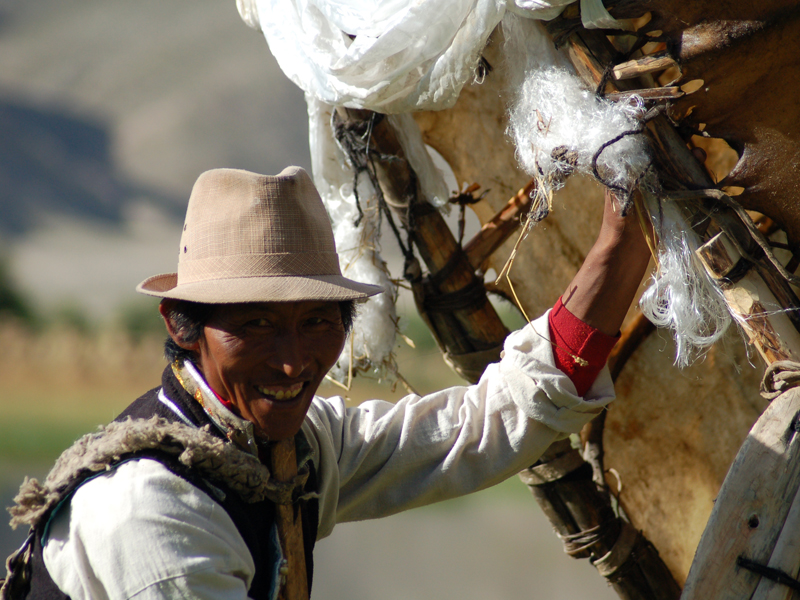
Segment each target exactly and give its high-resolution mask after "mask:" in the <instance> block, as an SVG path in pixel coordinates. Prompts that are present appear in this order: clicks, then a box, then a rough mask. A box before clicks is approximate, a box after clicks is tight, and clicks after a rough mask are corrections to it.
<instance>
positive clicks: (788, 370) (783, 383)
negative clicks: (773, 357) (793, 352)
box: [760, 360, 800, 400]
mask: <svg viewBox="0 0 800 600" xmlns="http://www.w3.org/2000/svg"><path fill="white" fill-rule="evenodd" d="M799 385H800V363H796V362H794V361H791V360H779V361H775V362H774V363H772V364H771V365H769V366H768V367H767V370H766V371H765V372H764V378H763V379H762V380H761V390H760V391H761V395H762V396H763V397H764V398H766V399H767V400H774V399H775V398H777V397H778V396H780V395H781V394H783V393H784V392H787V391H789V390H790V389H792V388H794V387H797V386H799Z"/></svg>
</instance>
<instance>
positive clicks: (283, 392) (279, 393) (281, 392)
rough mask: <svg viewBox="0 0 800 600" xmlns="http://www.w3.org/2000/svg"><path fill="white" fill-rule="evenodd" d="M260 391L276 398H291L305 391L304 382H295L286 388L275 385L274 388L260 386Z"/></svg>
mask: <svg viewBox="0 0 800 600" xmlns="http://www.w3.org/2000/svg"><path fill="white" fill-rule="evenodd" d="M258 391H259V392H260V393H262V394H264V395H265V396H272V397H273V398H275V399H276V400H291V399H292V398H294V397H295V396H297V394H299V393H300V392H302V391H303V384H302V383H295V384H294V385H292V386H290V387H288V388H285V387H274V388H266V387H261V386H259V387H258Z"/></svg>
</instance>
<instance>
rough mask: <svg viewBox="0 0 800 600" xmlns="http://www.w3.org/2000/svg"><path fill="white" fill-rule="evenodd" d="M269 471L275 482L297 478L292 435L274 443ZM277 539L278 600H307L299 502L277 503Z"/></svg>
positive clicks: (306, 580)
mask: <svg viewBox="0 0 800 600" xmlns="http://www.w3.org/2000/svg"><path fill="white" fill-rule="evenodd" d="M270 470H271V471H272V476H273V477H274V478H275V479H276V480H277V481H282V482H289V481H292V480H294V478H295V477H297V457H296V455H295V447H294V438H289V439H287V440H281V441H279V442H275V443H274V444H273V445H272V447H271V452H270ZM275 512H276V518H277V525H278V539H279V540H280V543H281V549H282V550H283V558H284V561H285V563H284V564H282V565H281V567H280V574H281V577H282V578H283V579H284V582H283V585H281V589H280V593H279V596H278V598H280V600H308V576H307V574H306V554H305V545H304V541H303V521H302V518H301V515H300V507H299V505H298V504H276V505H275Z"/></svg>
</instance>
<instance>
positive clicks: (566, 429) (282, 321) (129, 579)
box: [5, 167, 648, 600]
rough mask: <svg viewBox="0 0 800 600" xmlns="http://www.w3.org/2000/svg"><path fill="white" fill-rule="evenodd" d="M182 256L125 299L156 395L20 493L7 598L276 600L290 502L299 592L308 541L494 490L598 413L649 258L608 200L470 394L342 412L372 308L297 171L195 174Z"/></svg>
mask: <svg viewBox="0 0 800 600" xmlns="http://www.w3.org/2000/svg"><path fill="white" fill-rule="evenodd" d="M179 252H180V253H179V260H178V270H177V273H169V274H165V275H157V276H155V277H151V278H149V279H147V280H145V281H144V282H143V283H141V284H140V286H139V287H138V290H139V291H141V292H143V293H145V294H150V295H154V296H158V297H161V298H162V301H161V304H160V311H161V315H162V316H163V318H164V322H165V323H166V327H167V331H168V333H169V338H168V340H167V343H166V356H167V358H168V359H169V363H170V364H169V365H168V366H167V368H166V369H165V371H164V374H163V377H162V385H161V386H160V387H157V388H155V389H153V390H151V391H150V392H148V393H146V394H145V395H143V396H142V397H140V398H139V399H137V400H136V401H134V402H133V404H131V406H130V407H128V408H127V409H126V410H125V411H124V412H123V414H122V415H120V417H118V419H117V420H116V421H115V422H114V423H113V424H111V425H109V426H108V427H107V428H105V429H104V430H103V431H101V432H100V433H98V434H93V435H90V436H87V437H85V438H84V439H82V440H80V441H79V442H78V443H76V445H75V446H73V447H72V448H71V449H69V450H67V451H66V452H65V453H64V455H62V457H61V459H59V462H58V463H57V464H56V466H55V467H54V469H53V471H52V472H51V473H50V475H49V476H48V478H47V480H46V481H45V483H44V485H39V484H38V483H36V482H27V483H26V484H25V485H23V488H22V490H21V493H20V496H19V497H18V499H17V500H18V505H17V506H16V507H15V508H13V509H12V514H13V516H14V520H13V521H12V522H13V523H16V524H28V525H31V526H32V527H33V529H32V532H33V533H32V535H31V537H30V538H29V542H28V543H27V546H26V548H25V549H24V550H26V551H25V552H21V553H19V554H18V555H17V556H16V557H15V558H14V559H13V560H12V562H11V567H12V568H11V577H10V578H9V583H7V584H6V588H5V590H7V591H8V590H10V592H9V596H8V597H10V598H16V597H20V598H22V597H28V598H65V597H69V598H72V599H73V600H77V599H79V598H136V599H146V598H148V599H149V598H154V599H155V598H179V597H180V598H184V597H186V598H189V597H191V598H209V599H211V598H217V599H218V598H231V599H233V598H236V599H243V598H246V597H250V598H275V597H276V596H277V594H278V593H279V589H280V585H281V582H282V581H283V578H284V575H285V574H286V569H287V568H290V567H291V565H289V567H287V564H286V562H285V560H284V558H285V557H284V554H283V550H282V548H281V545H280V543H279V542H278V537H277V530H276V527H277V525H276V521H277V518H276V507H277V506H279V505H288V504H291V505H293V506H294V507H295V511H299V514H300V516H301V520H302V529H303V537H304V547H305V556H306V563H307V565H308V569H307V573H308V582H309V586H310V582H311V576H312V569H311V565H312V550H313V546H314V542H315V540H317V539H320V538H322V537H325V536H327V535H329V534H330V533H331V531H332V530H333V527H334V525H336V524H338V523H342V522H346V521H355V520H362V519H370V518H377V517H382V516H386V515H390V514H394V513H396V512H399V511H402V510H406V509H409V508H413V507H416V506H421V505H424V504H429V503H432V502H437V501H440V500H445V499H447V498H452V497H455V496H459V495H463V494H467V493H470V492H473V491H476V490H479V489H482V488H485V487H488V486H490V485H493V484H496V483H499V482H500V481H502V480H504V479H506V478H507V477H509V476H511V475H513V474H515V473H517V472H519V471H520V470H522V469H523V468H526V467H528V466H529V465H531V464H532V463H534V462H535V461H536V460H537V458H538V457H539V456H540V455H541V454H542V452H544V450H545V449H546V448H547V447H548V446H549V445H550V444H551V443H552V442H553V441H555V440H557V439H559V438H562V437H564V436H565V435H567V434H568V433H570V432H576V431H578V430H579V429H580V428H581V426H582V425H583V424H584V423H586V422H587V421H588V420H590V419H591V418H592V417H593V416H595V415H596V414H597V413H598V412H599V411H601V410H602V408H603V407H604V406H605V405H606V404H607V403H608V402H609V401H610V400H611V399H612V397H613V389H612V386H611V381H610V377H609V375H608V371H607V369H605V370H603V365H604V364H605V360H606V357H607V355H608V352H609V351H610V349H611V347H612V346H613V344H614V340H615V338H614V337H613V336H614V334H616V332H617V330H618V328H619V326H620V324H621V322H622V318H623V317H624V314H625V312H626V310H627V308H628V306H629V304H630V302H631V300H632V298H633V295H634V293H635V291H636V288H637V287H638V284H639V282H640V280H641V277H642V274H643V272H644V269H645V267H646V265H647V260H648V252H647V248H646V245H645V243H644V239H643V237H642V235H641V233H640V232H639V230H638V225H637V224H636V223H635V222H634V221H633V220H632V219H623V218H621V217H620V216H619V215H617V214H615V212H614V210H613V205H612V203H611V202H610V201H607V203H606V212H605V216H604V221H603V227H602V229H601V232H600V236H599V238H598V241H597V242H596V244H595V246H594V248H593V249H592V251H591V252H590V253H589V255H588V256H587V259H586V262H585V263H584V266H583V267H582V268H581V270H580V271H579V272H578V274H577V275H576V277H575V279H574V280H573V283H572V284H571V285H570V287H569V288H568V290H567V293H566V294H565V295H564V302H563V303H562V302H561V300H559V302H558V303H557V304H556V308H555V309H554V310H553V311H551V312H550V313H549V316H545V317H542V318H541V319H539V320H537V321H535V322H534V323H533V324H532V326H531V327H525V328H524V329H522V330H520V331H518V332H515V333H513V334H511V335H509V337H508V338H507V340H506V342H505V351H504V356H503V358H502V360H501V361H500V362H499V363H496V364H493V365H489V366H488V367H487V369H486V372H485V373H484V375H483V377H482V378H481V380H480V381H479V382H478V383H477V384H476V385H474V386H468V387H456V388H451V389H448V390H443V391H440V392H436V393H434V394H430V395H428V396H424V397H419V396H414V395H412V396H408V397H406V398H404V399H403V400H401V401H400V402H398V403H397V404H390V403H386V402H381V401H372V402H367V403H365V404H362V405H361V406H360V407H357V408H347V407H346V406H345V402H344V400H343V399H342V398H328V399H324V398H320V397H319V396H317V395H316V392H317V388H318V387H319V385H320V383H321V382H322V379H323V377H324V376H325V374H326V373H327V371H328V370H329V369H330V368H331V367H332V366H333V364H334V363H335V361H336V360H337V358H338V356H339V354H340V352H341V350H342V348H343V345H344V342H345V338H346V336H347V333H348V331H349V329H350V327H351V326H352V322H353V317H354V314H355V303H356V302H357V301H358V300H360V299H363V298H366V297H368V296H370V295H373V294H377V293H380V292H381V289H380V288H378V287H376V286H371V285H366V284H362V283H358V282H355V281H352V280H349V279H347V278H345V277H343V276H342V274H341V272H340V270H339V262H338V257H337V255H336V251H335V247H334V240H333V234H332V231H331V227H330V223H329V220H328V216H327V214H326V213H325V210H324V207H323V205H322V202H321V200H320V198H319V195H318V194H317V191H316V189H315V188H314V186H313V184H312V182H311V179H310V178H309V176H308V175H307V174H306V173H305V172H304V171H303V170H302V169H299V168H296V167H290V168H289V169H286V170H285V171H283V172H282V173H281V174H280V175H278V176H276V177H270V176H264V175H257V174H254V173H249V172H246V171H237V170H231V169H217V170H214V171H209V172H207V173H204V174H203V175H201V177H200V178H199V179H198V181H197V183H196V184H195V187H194V189H193V191H192V195H191V198H190V200H189V206H188V209H187V215H186V222H185V226H184V231H183V234H182V237H181V244H180V250H179ZM551 339H553V340H555V341H554V342H553V343H551V341H550V340H551ZM576 354H577V355H579V356H580V357H581V358H583V359H584V360H582V361H575V360H574V355H576ZM292 438H294V445H295V447H296V449H297V453H296V454H297V466H298V476H297V477H296V478H295V479H294V480H293V481H292V482H290V483H289V484H286V483H281V482H277V481H275V480H274V479H273V478H272V476H271V473H270V472H269V469H267V467H266V466H265V464H269V461H268V454H269V452H270V443H271V442H275V441H278V440H291V439H292Z"/></svg>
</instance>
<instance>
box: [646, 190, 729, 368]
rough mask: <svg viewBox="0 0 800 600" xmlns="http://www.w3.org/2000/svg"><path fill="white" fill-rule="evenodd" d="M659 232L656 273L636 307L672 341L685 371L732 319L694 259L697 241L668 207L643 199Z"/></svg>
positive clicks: (677, 213)
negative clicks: (670, 331) (659, 206)
mask: <svg viewBox="0 0 800 600" xmlns="http://www.w3.org/2000/svg"><path fill="white" fill-rule="evenodd" d="M644 196H645V199H646V201H647V205H648V210H650V211H651V213H652V220H653V223H655V224H656V226H657V228H658V236H659V249H658V269H657V271H656V273H655V274H654V275H653V280H652V282H651V284H650V286H649V287H648V288H647V290H645V292H644V294H643V295H642V298H641V300H640V301H639V306H640V308H641V309H642V313H643V314H644V315H645V316H646V317H647V318H648V319H649V320H650V321H651V322H652V323H653V324H654V325H656V326H657V327H666V328H669V329H671V330H672V332H673V334H674V336H675V343H676V352H675V354H676V356H675V364H676V365H678V366H680V367H684V366H688V365H689V364H691V363H692V361H693V360H694V359H695V358H697V357H698V356H701V355H702V354H703V352H704V351H705V350H707V349H708V348H709V347H710V346H711V345H712V344H713V343H714V342H716V341H717V340H718V339H720V338H721V337H722V335H723V334H724V333H725V331H726V330H727V328H728V325H730V322H731V317H730V314H729V313H728V308H727V303H726V302H725V298H724V296H723V295H722V290H720V289H719V287H718V286H717V284H716V283H715V282H714V281H713V280H712V279H711V278H710V277H709V275H708V273H707V272H706V270H705V268H704V267H703V265H702V264H701V263H700V261H699V259H698V258H697V256H696V254H695V250H697V248H698V245H699V238H698V237H697V235H696V234H695V233H694V231H692V228H691V227H690V226H689V224H688V223H687V222H686V221H685V220H684V218H683V217H682V216H681V214H680V211H679V210H678V208H677V207H676V206H675V205H674V204H672V203H670V202H669V201H666V202H663V203H662V205H661V209H660V210H659V209H658V207H657V206H653V205H654V203H656V202H657V200H655V198H654V197H653V196H652V195H651V194H649V193H645V194H644Z"/></svg>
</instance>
